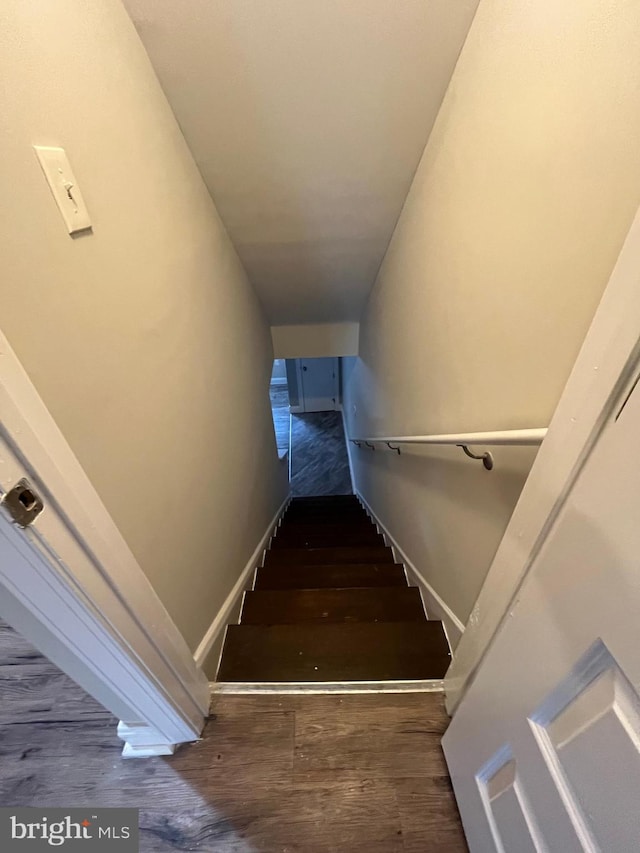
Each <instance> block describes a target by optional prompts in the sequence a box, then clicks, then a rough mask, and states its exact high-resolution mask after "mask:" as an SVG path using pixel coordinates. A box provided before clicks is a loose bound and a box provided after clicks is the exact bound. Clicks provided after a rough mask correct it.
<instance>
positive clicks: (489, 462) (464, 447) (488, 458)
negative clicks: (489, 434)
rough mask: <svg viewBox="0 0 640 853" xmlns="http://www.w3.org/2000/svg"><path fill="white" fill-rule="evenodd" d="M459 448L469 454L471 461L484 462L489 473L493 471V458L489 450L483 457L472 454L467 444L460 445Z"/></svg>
mask: <svg viewBox="0 0 640 853" xmlns="http://www.w3.org/2000/svg"><path fill="white" fill-rule="evenodd" d="M458 447H461V448H462V450H463V451H464V452H465V453H466V454H467V456H468V457H469V459H478V460H482V464H483V465H484V467H485V468H486V469H487V471H491V469H492V468H493V456H492V455H491V454H490V453H489V451H488V450H487V451H486V452H485V453H482V454H481V455H477V454H475V453H472V452H471V451H470V450H469V448H468V447H467V445H466V444H459V445H458Z"/></svg>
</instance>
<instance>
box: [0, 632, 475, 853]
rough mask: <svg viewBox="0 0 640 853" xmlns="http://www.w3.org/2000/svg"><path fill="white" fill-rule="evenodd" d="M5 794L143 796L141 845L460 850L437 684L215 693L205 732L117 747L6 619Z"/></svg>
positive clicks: (1, 705) (74, 691)
mask: <svg viewBox="0 0 640 853" xmlns="http://www.w3.org/2000/svg"><path fill="white" fill-rule="evenodd" d="M0 671H1V675H2V682H1V689H2V694H1V702H0V803H1V804H2V805H3V806H42V807H46V806H61V807H64V806H70V805H72V806H87V807H91V806H113V807H115V806H129V807H135V808H139V809H140V826H141V841H140V850H141V851H142V853H169V851H187V850H189V851H191V850H193V851H202V853H276V851H279V853H285V851H287V853H369V851H374V853H376V851H379V853H427V852H428V853H433V852H435V853H464V851H466V850H467V847H466V844H465V841H464V836H463V833H462V829H461V825H460V821H459V817H458V813H457V809H456V805H455V801H454V798H453V794H452V792H451V787H450V783H449V778H448V776H447V770H446V766H445V763H444V759H443V756H442V751H441V749H440V740H441V737H442V734H443V733H444V731H445V729H446V726H447V723H448V718H447V716H446V714H445V712H444V709H443V703H442V698H441V696H440V695H439V694H398V695H388V694H386V695H359V696H353V695H351V696H217V697H214V699H213V703H212V708H211V712H212V713H211V717H210V719H209V721H208V722H207V725H206V728H205V730H204V732H203V736H202V739H201V740H200V741H198V742H197V743H194V744H187V745H185V746H183V747H181V748H180V749H179V750H178V751H177V752H176V753H175V755H173V756H170V757H167V758H152V759H139V760H128V761H127V760H123V759H121V757H120V752H121V749H122V743H121V742H120V741H119V740H118V738H117V737H116V732H115V726H116V720H115V719H114V718H113V717H112V716H111V715H110V714H108V713H107V712H106V711H105V710H104V709H102V708H101V707H100V706H99V705H98V704H97V703H96V702H95V701H94V700H93V699H91V698H90V697H89V696H87V695H86V694H85V693H84V692H83V691H82V690H81V689H80V688H79V687H77V685H75V684H74V683H73V682H72V681H71V680H70V679H68V678H67V677H66V676H65V675H63V674H62V673H61V672H60V671H59V670H58V669H57V668H56V667H55V666H53V664H51V663H49V662H48V661H47V660H46V659H45V658H43V657H42V656H41V655H40V654H39V653H38V652H37V651H36V650H35V649H33V648H32V647H30V646H29V644H28V643H26V642H25V641H24V640H22V639H21V638H20V637H19V636H18V635H17V634H15V632H13V631H12V630H11V629H9V628H7V627H6V626H2V625H0Z"/></svg>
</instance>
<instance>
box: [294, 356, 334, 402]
mask: <svg viewBox="0 0 640 853" xmlns="http://www.w3.org/2000/svg"><path fill="white" fill-rule="evenodd" d="M300 379H301V403H302V405H303V411H305V412H328V411H333V410H334V409H335V408H336V407H337V401H338V359H337V358H301V359H300Z"/></svg>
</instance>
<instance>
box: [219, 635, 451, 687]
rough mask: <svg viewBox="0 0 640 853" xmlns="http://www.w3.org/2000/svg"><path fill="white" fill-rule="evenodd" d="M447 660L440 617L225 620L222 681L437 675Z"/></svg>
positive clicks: (398, 678) (394, 678)
mask: <svg viewBox="0 0 640 853" xmlns="http://www.w3.org/2000/svg"><path fill="white" fill-rule="evenodd" d="M449 663H450V656H449V649H448V646H447V640H446V637H445V634H444V631H443V629H442V624H441V623H440V622H435V621H432V622H399V623H398V622H360V623H350V624H329V625H317V624H313V623H311V624H305V625H230V626H229V628H228V630H227V635H226V639H225V644H224V652H223V655H222V660H221V664H220V669H219V672H218V677H217V680H218V681H222V682H257V683H264V682H267V683H268V682H292V681H294V682H323V681H329V682H335V681H402V680H417V679H431V678H434V679H439V678H442V677H443V676H444V674H445V672H446V671H447V668H448V666H449Z"/></svg>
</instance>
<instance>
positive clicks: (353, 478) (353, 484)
mask: <svg viewBox="0 0 640 853" xmlns="http://www.w3.org/2000/svg"><path fill="white" fill-rule="evenodd" d="M340 412H341V413H342V429H343V431H344V441H345V444H346V447H347V459H348V460H349V476H350V477H351V491H352V492H353V494H354V495H355V494H357V492H356V475H355V473H354V470H353V460H352V458H351V442H350V441H349V431H348V429H347V418H346V415H345V412H344V407H343V405H342V403H340Z"/></svg>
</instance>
